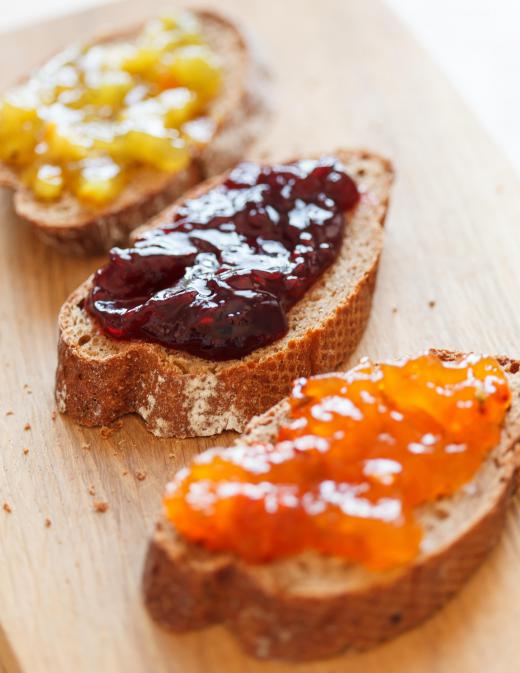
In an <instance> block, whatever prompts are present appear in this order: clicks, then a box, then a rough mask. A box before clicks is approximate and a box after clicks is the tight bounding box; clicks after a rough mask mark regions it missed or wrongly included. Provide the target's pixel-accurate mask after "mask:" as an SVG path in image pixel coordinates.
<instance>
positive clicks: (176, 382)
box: [56, 150, 393, 437]
mask: <svg viewBox="0 0 520 673" xmlns="http://www.w3.org/2000/svg"><path fill="white" fill-rule="evenodd" d="M336 155H337V156H338V158H339V159H340V160H341V161H342V162H343V164H344V166H345V168H346V170H347V172H348V173H349V174H350V175H351V176H352V177H353V178H354V179H355V180H356V182H357V183H358V187H359V189H360V190H361V191H362V192H363V195H362V198H361V200H360V202H359V204H358V205H357V206H356V208H355V210H354V211H353V212H352V213H351V214H350V215H349V217H348V224H347V229H346V232H345V236H344V240H343V244H342V248H341V251H340V253H339V257H338V259H337V261H336V262H335V263H334V264H333V265H332V266H331V267H330V268H329V269H328V270H327V271H326V272H325V273H324V274H323V276H322V277H321V278H320V279H319V280H318V281H317V282H316V283H315V284H314V286H313V287H312V288H311V289H310V290H309V291H308V292H307V293H306V294H305V296H304V297H303V299H301V300H300V301H299V302H298V303H297V304H296V305H295V306H294V307H293V308H292V309H291V311H290V312H289V315H288V317H289V332H288V334H287V335H286V336H285V337H283V338H282V339H279V340H278V341H276V342H275V343H273V344H271V345H269V346H266V347H263V348H259V349H258V350H256V351H254V352H253V353H251V354H250V355H248V356H247V357H245V358H242V359H240V360H228V361H225V362H213V361H208V360H203V359H201V358H199V357H195V356H192V355H189V354H187V353H184V352H182V351H177V350H172V349H168V348H165V347H163V346H161V345H158V344H154V343H146V342H143V341H117V340H114V339H110V338H107V337H106V336H104V335H103V334H102V333H101V332H100V330H99V328H98V326H97V325H96V323H95V321H94V320H93V319H92V317H91V316H90V315H89V314H88V313H87V312H86V311H85V310H84V309H82V308H81V302H82V299H84V297H85V296H86V294H87V293H88V291H89V288H90V285H91V282H92V279H91V278H89V279H88V280H87V281H86V282H85V283H84V284H83V285H81V286H80V287H79V288H78V289H77V290H76V291H75V292H74V293H73V294H72V296H71V297H69V299H68V300H67V302H66V303H65V304H64V306H63V308H62V309H61V312H60V316H59V333H60V337H59V346H58V370H57V378H56V400H57V403H58V408H59V410H60V411H61V412H66V413H68V414H70V415H71V416H72V418H74V419H75V420H76V421H78V422H79V423H81V424H83V425H89V426H93V425H106V424H108V423H111V422H112V421H114V420H115V419H116V418H118V417H119V416H122V415H123V414H128V413H137V414H139V415H140V416H141V417H142V418H143V419H144V421H145V423H146V427H147V428H148V429H149V430H150V431H151V432H153V433H154V434H155V435H157V436H175V437H193V436H204V435H213V434H217V433H219V432H223V431H224V430H237V431H238V432H241V431H242V430H243V428H244V426H245V424H246V423H247V421H249V419H250V418H252V417H253V416H254V415H255V414H258V413H261V412H263V411H265V410H266V409H268V408H269V407H270V406H272V405H273V404H275V403H276V402H278V401H279V400H280V399H281V398H282V397H284V396H285V395H287V393H288V392H289V391H290V388H291V384H292V381H293V380H294V378H296V377H297V376H307V375H309V374H313V373H318V372H323V371H327V370H331V369H334V367H337V366H338V365H339V364H340V363H341V362H342V361H344V360H345V358H346V357H347V356H348V355H349V354H350V353H351V352H352V351H353V350H354V348H355V346H356V344H357V343H358V340H359V338H360V337H361V334H362V332H363V330H364V328H365V324H366V322H367V320H368V316H369V313H370V306H371V301H372V294H373V291H374V286H375V280H376V273H377V266H378V262H379V256H380V253H381V249H382V241H383V231H382V224H383V221H384V218H385V214H386V210H387V205H388V198H389V191H390V186H391V182H392V177H393V174H392V169H391V166H390V164H389V163H388V161H386V160H385V159H382V158H380V157H378V156H376V155H373V154H370V153H368V152H365V151H345V150H344V151H340V152H337V153H336ZM220 179H222V178H216V179H213V180H210V181H208V182H207V183H204V184H203V185H201V186H199V187H197V188H195V189H194V190H193V191H191V192H189V193H188V194H187V195H186V197H187V198H190V197H194V196H196V195H198V194H200V193H202V192H204V191H206V190H208V189H209V188H210V187H211V186H213V185H214V184H215V183H216V182H217V181H218V180H220ZM175 208H176V204H174V205H173V206H172V209H175ZM170 213H171V209H168V210H166V211H165V212H164V213H161V214H160V215H159V216H158V217H157V218H156V219H155V220H153V221H152V222H151V223H149V224H148V225H147V227H150V228H151V227H154V226H156V225H158V224H160V223H161V222H163V221H166V220H167V219H168V217H169V215H170ZM138 233H139V232H136V235H138Z"/></svg>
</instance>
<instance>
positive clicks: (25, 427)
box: [23, 423, 31, 431]
mask: <svg viewBox="0 0 520 673" xmlns="http://www.w3.org/2000/svg"><path fill="white" fill-rule="evenodd" d="M23 429H24V430H25V431H27V430H30V429H31V424H30V423H26V424H25V425H24V426H23Z"/></svg>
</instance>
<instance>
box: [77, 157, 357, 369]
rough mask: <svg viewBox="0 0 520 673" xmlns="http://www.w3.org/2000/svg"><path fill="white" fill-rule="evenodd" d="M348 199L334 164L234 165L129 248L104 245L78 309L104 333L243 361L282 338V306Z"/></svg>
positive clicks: (323, 261) (325, 258) (327, 260)
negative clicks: (104, 256)
mask: <svg viewBox="0 0 520 673" xmlns="http://www.w3.org/2000/svg"><path fill="white" fill-rule="evenodd" d="M358 199H359V193H358V190H357V187H356V185H355V183H354V182H353V180H352V179H351V178H350V177H349V176H348V175H347V174H346V173H345V171H344V169H343V167H342V166H341V164H340V163H339V162H338V161H337V160H336V159H334V158H330V157H325V158H322V159H319V160H306V161H299V162H295V163H290V164H281V165H275V166H260V165H257V164H254V163H242V164H240V165H239V166H237V167H236V168H235V169H234V170H233V171H231V173H230V174H229V176H228V178H227V179H226V180H225V181H224V182H223V183H221V184H219V185H217V186H215V187H214V188H213V189H211V190H210V191H208V192H206V193H205V194H202V195H201V196H199V197H198V198H194V199H189V200H187V201H185V202H184V203H183V204H182V205H181V206H180V207H179V208H178V209H177V210H176V211H175V214H174V215H172V217H171V221H170V222H167V223H166V224H165V225H163V226H161V227H160V228H158V229H154V230H152V231H149V232H147V233H146V234H145V235H144V236H143V237H142V238H141V239H139V240H138V241H137V242H136V243H135V246H134V247H133V248H129V249H124V250H123V249H119V248H114V249H113V250H112V251H111V252H110V261H109V264H108V265H107V266H105V267H104V268H102V269H100V270H99V271H98V272H97V273H96V275H95V278H94V282H93V287H92V290H91V292H90V294H89V296H88V299H87V302H86V307H87V309H88V310H89V311H90V313H91V314H92V315H93V316H94V317H95V318H96V319H97V321H98V323H99V325H100V326H101V328H102V330H103V331H104V332H105V334H107V335H109V336H111V337H115V338H121V339H125V338H126V339H143V340H147V341H154V342H158V343H161V344H163V345H165V346H170V347H173V348H177V349H182V350H185V351H187V352H189V353H191V354H194V355H198V356H200V357H204V358H208V359H213V360H226V359H230V358H237V357H242V356H244V355H247V354H248V353H250V352H251V351H253V350H255V349H256V348H259V347H261V346H265V345H267V344H270V343H272V342H273V341H275V340H276V339H278V338H280V337H281V336H283V335H284V334H285V333H286V332H287V329H288V322H287V311H288V310H289V309H290V308H291V306H293V305H294V304H295V302H297V301H298V300H299V299H300V298H301V297H302V296H303V294H304V293H305V292H306V290H308V288H309V287H310V286H311V285H312V284H313V283H314V282H315V281H316V279H317V278H318V277H319V276H320V275H321V274H322V273H323V272H324V271H325V269H326V268H327V267H328V266H329V265H330V264H331V263H332V262H333V261H334V260H335V259H336V257H337V255H338V252H339V250H340V247H341V241H342V238H343V232H344V229H345V213H346V211H348V210H350V209H351V208H353V207H354V206H355V205H356V203H357V202H358Z"/></svg>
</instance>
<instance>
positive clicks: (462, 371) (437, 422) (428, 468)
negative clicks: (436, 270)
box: [164, 354, 511, 569]
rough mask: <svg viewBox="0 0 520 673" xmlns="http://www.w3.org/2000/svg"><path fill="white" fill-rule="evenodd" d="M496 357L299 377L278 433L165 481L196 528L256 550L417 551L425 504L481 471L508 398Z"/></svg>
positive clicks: (386, 560) (204, 457)
mask: <svg viewBox="0 0 520 673" xmlns="http://www.w3.org/2000/svg"><path fill="white" fill-rule="evenodd" d="M510 399H511V396H510V391H509V387H508V383H507V380H506V376H505V374H504V372H503V370H502V369H501V367H500V366H499V364H498V363H497V362H496V360H494V359H493V358H486V357H479V356H475V355H471V356H468V357H465V358H463V359H460V360H458V361H456V362H444V361H442V360H441V359H439V358H438V357H437V356H435V355H433V354H426V355H421V356H419V357H416V358H412V359H407V360H401V361H393V362H384V363H382V364H378V365H376V364H372V363H371V362H368V361H366V362H362V363H361V364H360V365H359V366H358V367H356V368H355V369H353V370H351V371H350V372H348V373H346V374H332V375H325V376H317V377H314V378H310V379H302V380H300V381H297V382H296V384H295V387H294V390H293V393H292V396H291V397H290V413H289V416H288V419H287V420H286V421H285V422H284V423H283V425H282V426H281V428H280V430H279V432H278V436H277V437H276V439H275V441H274V442H273V443H270V444H258V443H257V444H253V445H250V446H245V445H239V446H236V447H231V448H224V449H222V448H217V449H211V450H209V451H207V452H205V453H203V454H201V455H200V456H199V457H198V458H196V459H195V461H194V463H193V464H192V465H191V467H189V468H186V469H183V470H181V471H180V472H179V473H178V474H177V476H176V478H175V480H174V481H173V482H172V483H170V484H169V485H168V487H167V493H166V497H165V501H164V504H165V510H166V515H167V517H168V518H169V520H170V521H171V522H172V523H173V524H174V525H175V526H176V527H177V529H178V530H179V531H180V532H181V533H182V535H183V536H185V537H186V538H187V539H189V540H191V541H194V542H198V543H201V544H202V545H204V546H205V547H207V548H208V549H210V550H215V551H229V552H232V553H234V554H236V555H238V556H240V557H242V558H244V559H246V560H247V561H249V562H253V563H256V562H258V563H261V562H266V561H271V560H273V559H278V558H282V557H286V556H290V555H293V554H298V553H300V552H303V551H306V550H315V551H317V552H320V553H322V554H327V555H334V556H338V557H343V558H345V559H347V560H349V561H352V562H358V563H361V564H363V565H365V566H366V567H368V568H371V569H387V568H391V567H393V566H396V565H399V564H402V563H406V562H408V561H410V560H411V559H413V557H414V556H415V555H416V554H417V553H418V551H419V549H420V543H421V537H422V532H421V528H420V525H419V523H418V521H417V519H416V516H415V512H414V508H416V507H417V506H418V505H421V504H423V503H428V502H432V501H434V500H435V499H437V498H438V497H439V496H443V495H449V494H452V493H454V492H455V491H457V490H458V489H460V488H461V487H462V486H463V485H464V484H465V483H466V482H468V481H469V480H471V478H472V477H473V476H474V475H475V473H476V472H477V470H478V469H479V467H480V465H481V463H482V461H483V460H484V458H485V456H486V454H487V453H488V451H489V450H490V449H491V448H492V447H493V446H495V445H496V444H497V443H498V441H499V438H500V433H501V426H502V423H503V421H504V417H505V414H506V411H507V409H508V406H509V404H510Z"/></svg>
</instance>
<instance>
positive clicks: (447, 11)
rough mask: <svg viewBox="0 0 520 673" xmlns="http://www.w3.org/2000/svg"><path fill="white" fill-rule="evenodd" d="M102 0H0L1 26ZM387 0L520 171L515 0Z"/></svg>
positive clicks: (519, 5)
mask: <svg viewBox="0 0 520 673" xmlns="http://www.w3.org/2000/svg"><path fill="white" fill-rule="evenodd" d="M105 1H106V0H1V2H0V4H1V8H0V31H3V30H9V29H10V28H15V27H19V26H22V25H23V24H24V23H29V22H30V23H32V22H35V21H37V20H38V19H42V18H46V17H50V16H53V15H56V14H59V13H62V12H70V11H74V10H77V9H81V8H83V7H87V6H93V5H96V4H102V3H103V2H105ZM386 2H387V3H388V4H389V5H390V6H391V7H392V8H393V9H394V11H395V12H396V13H397V14H398V15H399V16H400V17H401V19H402V20H403V21H404V22H405V23H406V24H407V25H408V27H409V28H410V30H411V31H412V32H413V33H414V34H415V36H416V37H417V39H418V41H419V42H420V43H421V44H422V45H423V46H424V47H425V48H426V49H427V50H428V51H429V52H430V54H431V55H432V56H433V58H434V60H435V61H437V63H438V64H439V65H440V66H441V68H442V69H443V70H444V71H445V73H446V74H447V75H448V77H449V78H450V79H451V80H452V82H453V83H454V84H455V86H456V88H457V89H458V90H459V92H460V93H461V94H462V96H463V97H464V98H465V99H466V102H467V103H468V104H469V105H470V107H471V108H472V109H473V111H474V113H475V114H477V115H478V117H479V118H480V120H481V122H482V124H483V125H484V126H485V127H486V128H487V130H488V131H489V132H490V133H491V134H492V135H493V136H494V138H495V139H496V141H497V142H498V143H499V144H500V145H501V146H502V148H503V149H504V150H505V151H506V153H507V154H508V155H509V157H510V159H511V160H512V162H513V164H514V165H515V167H516V169H517V170H518V171H519V172H520V0H386ZM205 4H207V5H210V4H211V0H207V2H206V3H205ZM0 40H1V33H0Z"/></svg>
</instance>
